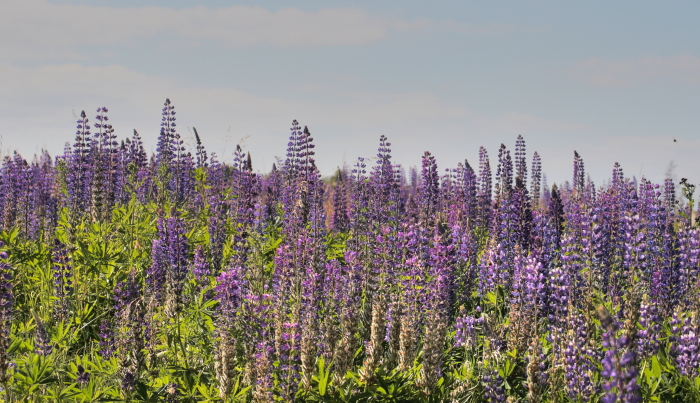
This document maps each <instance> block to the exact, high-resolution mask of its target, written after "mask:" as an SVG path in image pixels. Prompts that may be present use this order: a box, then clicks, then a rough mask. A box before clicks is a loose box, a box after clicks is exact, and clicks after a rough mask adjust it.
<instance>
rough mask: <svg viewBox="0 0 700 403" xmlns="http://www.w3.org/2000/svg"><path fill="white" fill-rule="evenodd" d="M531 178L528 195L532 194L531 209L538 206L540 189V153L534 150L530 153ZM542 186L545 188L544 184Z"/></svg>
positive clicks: (541, 183)
mask: <svg viewBox="0 0 700 403" xmlns="http://www.w3.org/2000/svg"><path fill="white" fill-rule="evenodd" d="M531 172H532V179H530V195H531V196H532V207H533V209H539V208H540V198H541V191H542V187H543V186H542V185H543V182H542V160H541V159H540V155H539V154H538V153H537V151H535V153H534V154H532V168H531ZM544 188H547V186H546V185H545V186H544Z"/></svg>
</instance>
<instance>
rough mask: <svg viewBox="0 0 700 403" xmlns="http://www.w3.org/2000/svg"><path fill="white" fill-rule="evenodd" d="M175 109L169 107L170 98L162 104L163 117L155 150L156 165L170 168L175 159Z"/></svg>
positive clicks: (171, 106)
mask: <svg viewBox="0 0 700 403" xmlns="http://www.w3.org/2000/svg"><path fill="white" fill-rule="evenodd" d="M176 120H177V119H176V118H175V107H174V106H173V105H171V103H170V98H168V99H166V100H165V104H163V116H162V120H161V124H160V135H158V146H157V148H156V165H157V166H161V165H166V166H167V167H168V168H170V165H171V164H172V163H173V159H174V158H175V147H176V146H175V144H174V143H175V134H176V133H177V130H176V126H177V123H176V122H175V121H176Z"/></svg>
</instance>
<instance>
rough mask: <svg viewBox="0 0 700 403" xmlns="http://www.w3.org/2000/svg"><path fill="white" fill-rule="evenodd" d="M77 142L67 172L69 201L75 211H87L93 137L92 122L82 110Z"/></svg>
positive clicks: (74, 144) (76, 137)
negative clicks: (91, 132) (91, 131)
mask: <svg viewBox="0 0 700 403" xmlns="http://www.w3.org/2000/svg"><path fill="white" fill-rule="evenodd" d="M77 129H78V130H77V131H76V133H75V143H73V149H72V150H71V154H70V159H69V161H68V171H67V174H66V182H67V183H66V188H67V192H68V202H69V205H70V206H71V208H72V209H74V211H85V209H86V208H87V206H88V204H89V199H90V197H89V195H90V183H91V180H92V177H91V172H92V170H91V169H90V167H91V166H92V139H91V138H90V137H91V136H90V124H89V120H88V118H87V115H86V114H85V111H82V112H81V114H80V119H78V125H77Z"/></svg>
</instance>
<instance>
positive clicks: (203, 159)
mask: <svg viewBox="0 0 700 403" xmlns="http://www.w3.org/2000/svg"><path fill="white" fill-rule="evenodd" d="M192 131H194V138H195V141H196V142H197V152H196V156H197V165H196V167H197V168H206V167H207V166H209V160H208V159H207V150H206V149H205V148H204V145H203V144H202V139H200V138H199V133H198V132H197V129H196V128H194V127H193V128H192Z"/></svg>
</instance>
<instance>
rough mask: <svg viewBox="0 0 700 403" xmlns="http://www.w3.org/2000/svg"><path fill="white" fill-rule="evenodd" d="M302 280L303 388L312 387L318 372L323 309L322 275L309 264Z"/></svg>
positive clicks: (300, 350)
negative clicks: (321, 311)
mask: <svg viewBox="0 0 700 403" xmlns="http://www.w3.org/2000/svg"><path fill="white" fill-rule="evenodd" d="M304 277H305V278H304V280H303V281H302V284H301V286H302V293H301V306H300V307H299V311H300V317H301V323H300V326H301V346H300V348H299V358H300V360H301V382H302V385H303V388H304V389H306V390H309V389H310V388H311V386H312V385H311V382H312V377H313V375H314V374H315V373H316V355H317V351H318V343H319V336H320V335H319V330H320V329H319V322H320V316H319V313H320V312H319V311H320V309H321V297H322V295H321V291H322V290H321V286H322V283H321V281H322V279H321V275H320V274H319V273H317V272H316V269H315V267H313V266H312V265H309V266H307V268H306V275H305V276H304Z"/></svg>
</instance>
